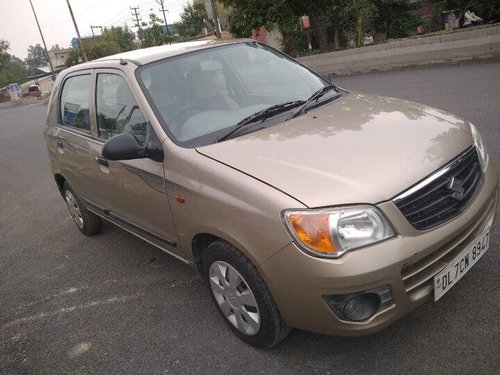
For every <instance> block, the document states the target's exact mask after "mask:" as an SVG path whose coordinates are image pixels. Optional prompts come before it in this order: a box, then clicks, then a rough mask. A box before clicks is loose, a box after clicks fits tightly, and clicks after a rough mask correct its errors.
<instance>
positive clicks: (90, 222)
mask: <svg viewBox="0 0 500 375" xmlns="http://www.w3.org/2000/svg"><path fill="white" fill-rule="evenodd" d="M45 139H46V142H47V146H48V152H49V156H50V163H51V167H52V173H53V175H54V177H55V181H56V183H57V186H58V187H59V190H60V192H61V194H62V197H63V198H64V200H65V201H66V204H67V206H68V209H69V212H70V214H71V216H72V217H73V219H74V221H75V223H76V225H77V227H78V228H79V229H80V231H81V232H82V233H83V234H85V235H88V236H91V235H94V234H96V233H98V232H99V231H100V230H101V225H102V219H105V220H108V221H110V222H112V223H114V224H116V225H118V226H119V227H121V228H123V229H125V230H127V231H129V232H130V233H132V234H134V235H136V236H138V237H140V238H142V239H144V240H145V241H147V242H149V243H150V244H153V245H154V246H156V247H158V248H160V249H162V250H164V251H166V252H167V253H169V254H172V255H173V256H174V257H176V258H178V259H180V260H181V261H183V262H186V263H188V264H190V265H192V266H193V267H195V268H196V269H197V270H198V272H199V274H200V275H201V277H202V278H203V280H204V281H205V282H206V284H207V285H208V286H209V290H210V294H211V296H212V298H213V300H214V302H215V306H216V307H217V309H218V311H219V312H220V314H221V315H222V317H223V319H224V320H225V322H226V323H227V325H228V326H229V327H230V329H231V330H232V331H233V332H234V333H235V334H236V335H238V336H239V337H240V338H241V339H242V340H244V341H245V342H247V343H249V344H251V345H254V346H257V347H271V346H273V345H276V344H277V343H278V342H280V340H282V339H283V338H284V337H285V336H286V335H287V333H288V332H289V330H290V329H291V328H299V329H303V330H308V331H312V332H318V333H322V334H329V335H347V336H356V335H365V334H370V333H373V332H376V331H378V330H380V329H382V328H384V327H386V326H388V325H389V324H391V323H392V322H394V321H395V320H397V319H399V318H401V317H402V316H403V315H405V314H407V313H408V312H410V311H412V310H413V309H415V308H416V307H417V306H419V305H420V304H422V303H423V302H424V301H427V300H429V299H434V300H435V301H437V300H438V299H439V298H441V297H442V296H443V295H444V294H445V293H446V292H448V291H449V289H450V288H451V287H453V286H454V285H455V284H456V283H457V282H458V281H459V280H460V278H461V277H462V276H463V275H464V274H465V273H466V272H467V271H468V270H469V269H470V268H471V267H472V266H473V265H474V264H475V263H476V262H477V261H478V259H480V258H481V257H482V255H483V254H484V253H485V251H486V250H487V249H488V246H489V236H490V228H491V225H492V222H493V219H494V216H495V207H496V204H497V190H498V186H497V181H498V175H497V171H496V168H495V166H494V165H493V162H492V161H491V160H490V158H489V156H488V153H487V152H486V150H485V147H484V145H483V142H482V140H481V135H480V134H479V132H478V131H477V129H476V128H475V127H474V126H473V125H472V124H470V123H469V122H468V121H466V120H463V119H460V118H458V117H456V116H454V115H451V114H449V113H445V112H443V111H440V110H437V109H433V108H429V107H427V106H424V105H422V104H417V103H411V102H407V101H403V100H399V99H393V98H386V97H381V96H376V95H368V94H363V93H355V92H349V91H347V90H344V89H341V88H339V87H336V86H334V85H333V84H332V83H331V82H329V81H328V80H327V79H325V78H323V77H321V76H320V75H318V74H316V73H314V72H312V71H310V70H309V69H307V68H306V67H304V66H302V65H301V64H299V63H297V62H296V61H294V60H293V59H291V58H290V57H288V56H286V55H284V54H282V53H280V52H278V51H276V50H274V49H272V48H270V47H268V46H266V45H263V44H260V43H257V42H253V41H249V40H239V41H197V42H188V43H180V44H173V45H170V46H160V47H153V48H148V49H142V50H135V51H131V52H126V53H123V54H119V55H115V56H110V57H106V58H102V59H99V60H95V61H92V62H88V63H84V64H79V65H77V66H74V67H71V68H69V69H67V70H65V71H63V72H62V73H61V74H59V76H58V78H57V80H56V82H55V85H54V88H53V90H52V94H51V99H50V104H49V110H48V117H47V126H46V130H45ZM470 281H471V280H469V282H470ZM448 298H457V296H456V295H451V296H449V297H448ZM437 309H438V310H439V309H442V307H440V306H438V307H437Z"/></svg>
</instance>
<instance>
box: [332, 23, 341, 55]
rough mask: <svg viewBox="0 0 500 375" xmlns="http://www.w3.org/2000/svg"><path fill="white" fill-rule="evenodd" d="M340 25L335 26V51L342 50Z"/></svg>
mask: <svg viewBox="0 0 500 375" xmlns="http://www.w3.org/2000/svg"><path fill="white" fill-rule="evenodd" d="M339 29H340V28H339V25H338V23H335V24H334V25H333V43H334V48H335V49H340V42H339Z"/></svg>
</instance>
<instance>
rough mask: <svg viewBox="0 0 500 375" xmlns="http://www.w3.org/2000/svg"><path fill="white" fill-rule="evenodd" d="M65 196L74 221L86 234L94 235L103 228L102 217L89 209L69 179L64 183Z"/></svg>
mask: <svg viewBox="0 0 500 375" xmlns="http://www.w3.org/2000/svg"><path fill="white" fill-rule="evenodd" d="M63 198H64V201H65V202H66V206H67V207H68V210H69V213H70V214H71V217H72V218H73V221H74V222H75V224H76V226H77V227H78V229H80V231H81V232H82V233H83V234H84V235H86V236H93V235H95V234H97V233H99V232H100V231H101V230H102V219H101V218H100V217H99V216H97V215H96V214H94V213H92V212H90V211H89V210H87V207H85V204H84V203H83V202H82V201H81V199H80V198H79V197H78V195H76V193H75V192H74V191H73V189H71V186H69V183H68V182H67V181H65V182H64V184H63Z"/></svg>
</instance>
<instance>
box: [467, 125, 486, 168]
mask: <svg viewBox="0 0 500 375" xmlns="http://www.w3.org/2000/svg"><path fill="white" fill-rule="evenodd" d="M470 131H471V133H472V139H473V140H474V145H475V146H476V150H477V155H478V157H479V162H480V163H481V168H482V169H484V167H485V166H486V158H487V157H488V154H487V152H486V148H485V147H484V144H483V138H482V137H481V134H480V133H479V132H478V131H477V129H476V127H475V126H474V125H472V124H470Z"/></svg>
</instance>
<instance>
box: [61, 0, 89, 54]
mask: <svg viewBox="0 0 500 375" xmlns="http://www.w3.org/2000/svg"><path fill="white" fill-rule="evenodd" d="M66 3H67V4H68V9H69V14H70V15H71V19H72V20H73V25H74V26H75V30H76V36H77V37H78V47H79V48H80V51H82V56H83V61H89V60H88V59H87V54H86V53H85V49H84V48H83V43H82V37H81V36H80V31H79V30H78V26H77V25H76V21H75V16H74V15H73V10H72V9H71V5H70V4H69V0H66Z"/></svg>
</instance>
